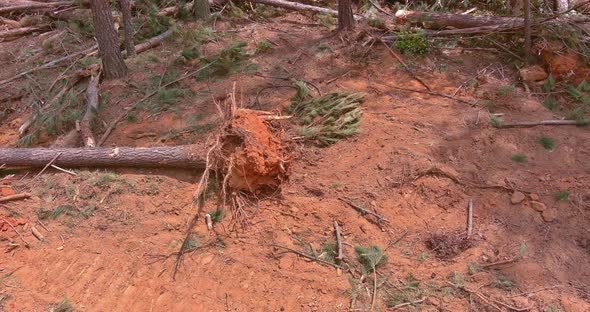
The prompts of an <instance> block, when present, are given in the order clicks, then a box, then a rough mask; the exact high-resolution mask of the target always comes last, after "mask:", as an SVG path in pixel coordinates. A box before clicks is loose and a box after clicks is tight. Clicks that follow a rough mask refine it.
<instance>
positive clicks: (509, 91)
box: [498, 85, 516, 95]
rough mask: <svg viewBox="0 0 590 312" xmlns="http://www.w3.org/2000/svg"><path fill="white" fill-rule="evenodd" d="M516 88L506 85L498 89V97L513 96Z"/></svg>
mask: <svg viewBox="0 0 590 312" xmlns="http://www.w3.org/2000/svg"><path fill="white" fill-rule="evenodd" d="M515 93H516V87H515V86H514V85H507V86H502V87H499V88H498V95H514V94H515Z"/></svg>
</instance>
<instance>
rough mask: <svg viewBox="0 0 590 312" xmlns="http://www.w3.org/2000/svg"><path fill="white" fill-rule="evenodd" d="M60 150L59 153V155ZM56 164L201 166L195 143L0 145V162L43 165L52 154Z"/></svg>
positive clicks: (64, 165) (200, 153)
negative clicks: (30, 146)
mask: <svg viewBox="0 0 590 312" xmlns="http://www.w3.org/2000/svg"><path fill="white" fill-rule="evenodd" d="M60 153H61V154H60ZM58 154H60V155H59V157H58V158H57V159H56V160H55V161H54V162H53V165H55V166H59V167H70V168H72V167H130V168H143V167H146V168H149V167H152V168H153V167H158V168H192V169H204V168H205V160H204V159H203V158H202V157H201V155H204V152H203V151H202V148H201V147H199V146H197V145H184V146H165V147H147V148H142V147H115V148H108V147H98V148H0V164H5V165H6V166H10V167H34V168H39V167H44V166H46V165H47V164H48V163H49V162H50V161H51V160H52V159H53V158H54V157H55V155H58Z"/></svg>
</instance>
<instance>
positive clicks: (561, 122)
mask: <svg viewBox="0 0 590 312" xmlns="http://www.w3.org/2000/svg"><path fill="white" fill-rule="evenodd" d="M583 124H584V122H580V121H577V120H543V121H529V122H514V123H503V124H502V126H501V127H500V128H529V127H536V126H580V125H583Z"/></svg>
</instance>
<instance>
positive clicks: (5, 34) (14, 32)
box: [0, 8, 48, 40]
mask: <svg viewBox="0 0 590 312" xmlns="http://www.w3.org/2000/svg"><path fill="white" fill-rule="evenodd" d="M0 9H1V8H0ZM47 28H48V25H42V26H33V27H21V28H15V29H10V30H4V31H0V39H5V40H8V39H7V38H9V39H12V38H14V39H16V37H20V36H23V35H27V34H30V33H32V32H35V31H39V30H43V29H47Z"/></svg>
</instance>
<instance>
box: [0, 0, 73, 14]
mask: <svg viewBox="0 0 590 312" xmlns="http://www.w3.org/2000/svg"><path fill="white" fill-rule="evenodd" d="M74 3H75V2H74V1H60V2H31V3H26V4H17V5H12V6H6V7H0V14H10V13H18V12H25V11H32V10H37V9H55V8H60V7H65V6H73V5H74Z"/></svg>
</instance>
